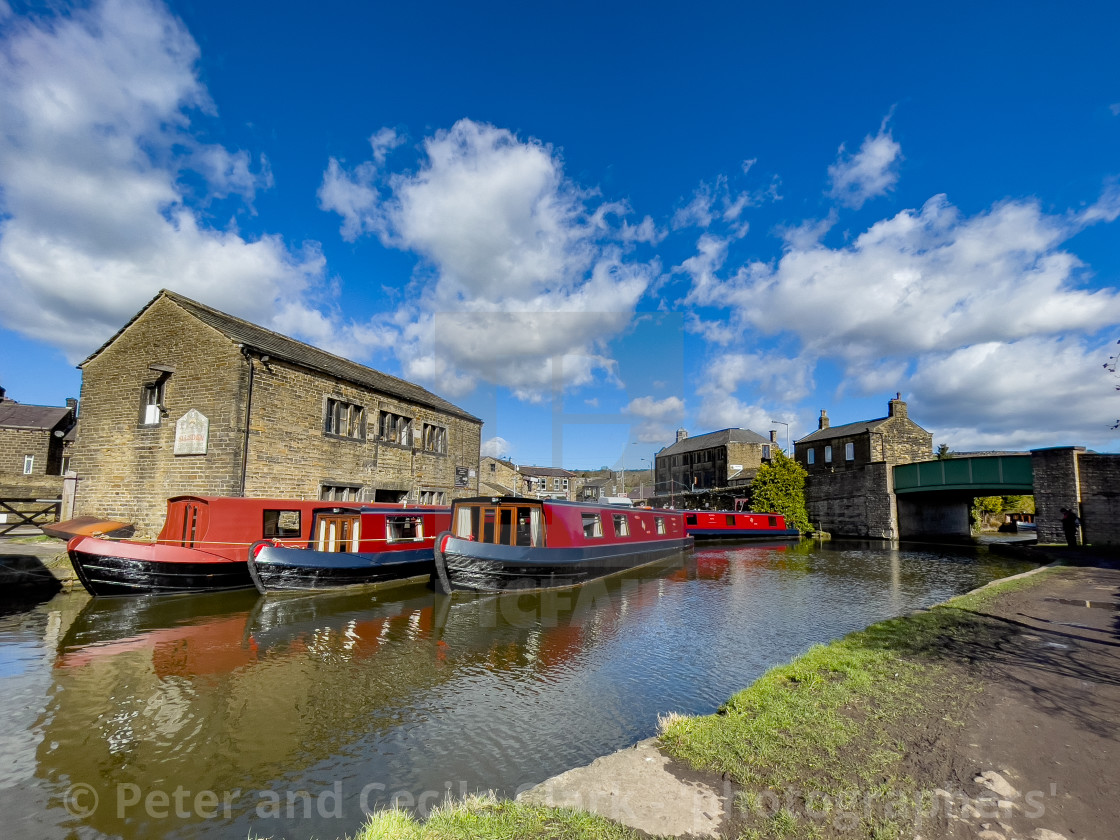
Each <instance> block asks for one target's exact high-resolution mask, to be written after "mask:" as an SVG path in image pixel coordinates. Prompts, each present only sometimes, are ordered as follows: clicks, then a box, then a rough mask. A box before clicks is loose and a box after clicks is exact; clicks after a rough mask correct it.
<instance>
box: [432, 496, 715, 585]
mask: <svg viewBox="0 0 1120 840" xmlns="http://www.w3.org/2000/svg"><path fill="white" fill-rule="evenodd" d="M692 546H693V540H692V537H690V536H689V535H688V534H686V533H685V529H684V516H683V515H682V514H681V513H680V512H678V511H671V510H650V509H641V508H622V507H619V506H617V505H603V504H595V503H586V502H567V501H560V500H556V499H523V498H518V497H511V496H507V497H493V498H486V497H480V498H472V499H456V500H455V501H454V502H452V506H451V529H450V530H449V531H447V532H445V533H443V534H440V535H439V537H438V538H437V539H436V546H435V564H436V576H435V577H434V578H433V583H435V585H436V588H437V589H438V590H439V591H441V592H444V593H448V594H450V593H451V592H459V591H466V592H505V591H510V590H527V589H553V588H559V587H567V586H576V585H579V584H581V583H586V582H587V581H589V580H594V579H596V578H601V577H606V576H607V575H613V574H617V573H619V572H624V571H627V570H628V569H634V568H637V567H639V566H644V565H647V564H649V563H656V562H658V561H662V560H668V559H670V558H674V557H679V556H681V554H682V552H684V551H687V550H688V549H691V548H692Z"/></svg>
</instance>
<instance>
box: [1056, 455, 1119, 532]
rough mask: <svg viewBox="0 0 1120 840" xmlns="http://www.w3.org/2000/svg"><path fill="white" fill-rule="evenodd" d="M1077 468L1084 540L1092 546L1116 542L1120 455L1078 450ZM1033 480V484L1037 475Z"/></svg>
mask: <svg viewBox="0 0 1120 840" xmlns="http://www.w3.org/2000/svg"><path fill="white" fill-rule="evenodd" d="M1077 471H1078V477H1079V479H1080V487H1081V514H1080V516H1081V533H1082V536H1083V538H1084V540H1085V542H1086V543H1088V544H1089V545H1094V546H1099V545H1118V544H1120V455H1098V454H1090V453H1087V452H1083V453H1080V454H1079V455H1078V458H1077ZM1035 481H1036V485H1037V481H1038V479H1037V477H1036V478H1035ZM1036 504H1037V498H1036Z"/></svg>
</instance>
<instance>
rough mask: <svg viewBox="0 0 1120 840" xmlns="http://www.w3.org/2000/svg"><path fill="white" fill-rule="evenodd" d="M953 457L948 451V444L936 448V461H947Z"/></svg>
mask: <svg viewBox="0 0 1120 840" xmlns="http://www.w3.org/2000/svg"><path fill="white" fill-rule="evenodd" d="M952 457H953V453H952V452H950V451H949V444H947V443H943V444H941V445H940V446H939V447H937V460H938V461H948V460H949V459H950V458H952Z"/></svg>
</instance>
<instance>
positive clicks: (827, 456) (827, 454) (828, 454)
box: [824, 446, 832, 464]
mask: <svg viewBox="0 0 1120 840" xmlns="http://www.w3.org/2000/svg"><path fill="white" fill-rule="evenodd" d="M824 462H825V463H826V464H831V463H832V447H831V446H826V447H825V448H824Z"/></svg>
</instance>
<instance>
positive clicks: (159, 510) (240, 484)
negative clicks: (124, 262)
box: [71, 290, 482, 535]
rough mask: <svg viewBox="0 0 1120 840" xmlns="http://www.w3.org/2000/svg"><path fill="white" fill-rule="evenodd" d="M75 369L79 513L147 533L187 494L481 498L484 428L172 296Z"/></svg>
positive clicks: (394, 385)
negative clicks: (172, 500) (78, 382)
mask: <svg viewBox="0 0 1120 840" xmlns="http://www.w3.org/2000/svg"><path fill="white" fill-rule="evenodd" d="M79 367H80V368H81V370H82V422H81V424H80V426H79V433H78V439H77V441H76V443H75V446H74V454H73V458H72V462H71V463H72V468H73V469H74V470H75V471H76V472H77V473H78V476H79V479H80V485H79V490H78V498H77V503H76V509H77V512H78V513H79V514H91V515H97V516H102V517H106V518H113V519H121V520H125V521H129V522H132V523H135V525H136V526H137V534H138V535H142V534H147V535H151V534H153V533H155V532H156V531H158V529H159V528H160V526H161V524H162V520H163V515H164V511H165V507H166V499H167V498H168V497H169V496H174V495H177V494H183V493H195V494H200V495H215V496H254V497H268V496H277V497H284V498H302V499H307V498H322V499H329V500H339V501H378V502H398V501H405V500H407V501H410V502H417V503H428V504H446V503H449V502H450V501H451V499H452V498H453V497H457V496H470V495H474V494H476V493H477V492H478V466H479V444H480V440H481V427H482V421H481V420H479V419H478V418H477V417H473V416H471V415H470V414H468V413H467V412H465V411H463V410H462V409H460V408H458V407H456V406H455V405H452V404H451V403H449V402H447V401H446V400H444V399H442V398H440V397H438V396H436V395H435V394H433V393H431V392H429V391H427V390H425V389H424V388H422V387H420V386H418V385H414V384H412V383H410V382H406V381H404V380H402V379H398V378H396V377H393V376H389V375H387V374H384V373H381V372H379V371H376V370H373V369H371V368H368V367H365V366H363V365H359V364H356V363H355V362H352V361H350V360H348V359H344V358H342V357H340V356H336V355H333V354H331V353H327V352H325V351H323V350H320V349H318V348H316V347H312V346H310V345H308V344H304V343H302V342H299V341H296V340H294V339H291V338H288V337H287V336H283V335H280V334H279V333H276V332H272V331H271V330H267V329H265V328H263V327H260V326H257V325H256V324H252V323H250V322H248V321H244V320H242V319H240V318H235V317H233V316H231V315H227V314H225V313H223V312H219V311H218V310H216V309H212V308H210V307H208V306H205V305H203V304H201V303H198V302H197V301H193V300H190V299H189V298H186V297H183V296H182V295H178V294H175V293H174V292H170V291H166V290H164V291H161V292H160V293H159V294H158V295H156V297H155V298H153V299H152V300H151V301H150V302H149V303H148V304H147V305H146V306H145V307H144V308H143V309H141V310H140V312H138V313H137V314H136V316H135V317H133V318H132V320H130V321H129V322H128V323H127V324H126V325H125V326H124V327H122V328H121V330H120V331H119V332H118V333H117V334H116V335H114V336H113V337H112V338H110V339H109V341H107V342H106V343H105V344H104V345H103V346H102V347H101V348H99V349H98V350H97V351H95V352H94V353H93V354H92V355H91V356H90V357H89V358H87V359H86V360H85V361H83V362H82V363H81V364H80V365H79Z"/></svg>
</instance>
